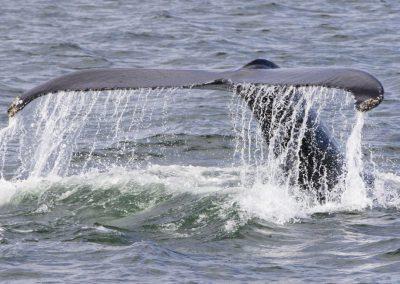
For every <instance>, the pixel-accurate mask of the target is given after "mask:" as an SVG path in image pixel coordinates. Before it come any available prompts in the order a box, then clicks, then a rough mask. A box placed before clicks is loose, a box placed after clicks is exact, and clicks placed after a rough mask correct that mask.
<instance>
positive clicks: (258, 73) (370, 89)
mask: <svg viewBox="0 0 400 284" xmlns="http://www.w3.org/2000/svg"><path fill="white" fill-rule="evenodd" d="M246 83H250V84H256V85H276V86H298V87H300V86H322V87H328V88H337V89H342V90H345V91H349V92H351V93H352V94H353V96H354V99H355V106H356V108H357V110H359V111H368V110H370V109H372V108H374V107H376V106H377V105H378V104H379V103H380V102H381V101H382V100H383V94H384V90H383V87H382V84H381V83H380V82H379V81H378V80H377V79H376V78H375V77H373V76H372V75H370V74H369V73H367V72H364V71H361V70H357V69H351V68H337V67H334V68H329V67H328V68H278V66H277V65H276V64H275V63H273V62H271V61H268V60H264V59H256V60H254V61H252V62H250V63H248V64H246V65H245V66H243V67H242V68H241V69H239V70H235V71H222V72H212V71H202V70H163V69H135V68H115V69H91V70H84V71H78V72H73V73H70V74H67V75H64V76H61V77H58V78H55V79H52V80H50V81H48V82H46V83H44V84H42V85H39V86H37V87H35V88H33V89H31V90H29V91H27V92H26V93H24V94H23V95H22V96H21V97H17V98H16V99H15V100H14V102H13V103H12V104H11V106H10V108H9V109H8V115H9V117H13V116H14V115H15V114H16V113H18V112H19V111H20V110H22V109H23V108H24V107H25V106H26V105H27V104H29V103H30V102H31V101H33V100H34V99H36V98H38V97H40V96H43V95H46V94H49V93H57V92H59V91H89V90H94V91H101V90H114V89H139V88H153V89H154V88H174V87H182V88H198V89H222V90H228V91H230V90H233V88H234V86H235V85H238V84H246Z"/></svg>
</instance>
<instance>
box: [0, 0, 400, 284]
mask: <svg viewBox="0 0 400 284" xmlns="http://www.w3.org/2000/svg"><path fill="white" fill-rule="evenodd" d="M399 27H400V2H399V1H397V0H380V1H376V0H373V1H372V0H363V1H361V0H358V1H357V0H351V1H349V0H346V1H342V0H340V1H331V0H323V1H317V0H310V1H288V0H282V1H224V0H222V1H221V0H220V1H124V0H116V1H111V0H110V1H104V0H103V1H88V0H86V1H85V0H82V1H75V0H71V1H63V2H60V1H39V0H31V1H20V0H16V1H4V0H0V169H1V170H0V282H1V283H105V282H107V283H117V282H140V283H159V282H162V283H171V282H173V283H175V282H184V283H213V282H263V283H265V282H271V281H279V282H283V283H304V282H308V283H314V282H317V283H320V282H331V283H332V282H337V283H349V282H362V283H377V282H378V283H398V282H400V166H399V162H400V115H399V106H400V96H399V92H400V29H399ZM256 58H265V59H269V60H271V61H273V62H275V63H276V64H278V65H279V66H281V67H299V66H326V67H329V66H346V67H352V68H358V69H362V70H365V71H368V72H370V73H371V74H373V75H374V76H376V77H377V78H378V79H379V80H380V81H381V82H382V84H383V86H384V88H385V91H386V93H385V100H384V101H383V102H382V103H381V105H379V106H378V107H377V108H375V109H373V110H371V111H370V112H368V113H366V114H357V113H356V111H355V110H354V108H353V105H352V101H351V96H350V99H349V94H346V93H344V92H340V91H333V92H331V91H329V90H325V89H323V88H309V89H304V90H301V92H303V93H304V96H305V98H312V100H308V99H307V102H306V104H307V105H308V106H311V107H313V108H314V109H316V110H317V112H318V114H320V117H321V119H322V120H324V121H325V122H326V124H327V125H328V128H329V129H330V131H331V132H332V133H333V134H332V135H334V136H335V138H337V140H338V141H339V143H340V145H341V146H340V147H341V150H342V151H343V153H344V155H345V157H346V161H347V175H346V176H345V177H344V178H343V183H342V187H341V189H340V190H338V191H335V192H333V193H332V195H331V197H330V198H328V199H327V201H326V202H325V203H323V204H320V203H319V202H318V201H316V199H315V195H314V194H313V193H312V192H304V191H301V190H299V189H298V188H297V187H296V186H293V185H290V184H284V183H282V182H281V181H282V180H283V177H284V174H283V173H282V172H281V171H280V170H281V168H280V166H279V161H277V160H274V159H272V158H271V157H269V156H268V146H267V145H265V143H264V142H263V139H262V135H261V134H260V131H259V129H258V128H257V123H256V122H255V121H254V120H253V119H252V116H251V114H250V113H249V112H248V110H247V107H246V104H245V103H243V102H242V101H241V100H240V99H239V98H238V96H237V95H235V94H231V93H228V92H222V91H205V90H203V91H201V90H181V89H170V90H163V89H156V90H151V91H150V90H135V91H113V92H107V91H106V92H86V93H65V92H62V93H59V94H52V95H48V96H45V97H42V98H40V99H37V100H35V101H34V102H33V103H31V104H29V106H27V107H26V108H25V109H24V110H23V111H22V112H21V113H19V114H18V115H17V116H16V117H15V118H13V119H12V120H9V119H8V117H7V114H6V111H7V108H8V106H9V105H10V103H11V102H12V100H13V99H14V97H16V96H18V95H21V94H22V93H23V92H24V91H26V90H28V89H30V88H33V87H35V86H37V85H38V84H40V83H43V82H45V81H47V80H50V79H52V78H54V77H57V76H60V75H63V74H67V73H69V72H72V71H76V70H81V69H90V68H111V67H136V68H139V67H143V68H164V69H165V68H176V69H203V70H229V69H238V68H240V67H241V66H243V65H244V64H246V63H248V62H250V61H251V60H253V59H256ZM282 93H284V92H283V91H282ZM311 95H312V96H311ZM364 171H366V172H368V173H369V174H370V175H372V176H373V177H374V180H375V182H374V184H372V185H371V184H367V183H365V182H364V181H363V179H362V178H361V175H362V173H363V172H364Z"/></svg>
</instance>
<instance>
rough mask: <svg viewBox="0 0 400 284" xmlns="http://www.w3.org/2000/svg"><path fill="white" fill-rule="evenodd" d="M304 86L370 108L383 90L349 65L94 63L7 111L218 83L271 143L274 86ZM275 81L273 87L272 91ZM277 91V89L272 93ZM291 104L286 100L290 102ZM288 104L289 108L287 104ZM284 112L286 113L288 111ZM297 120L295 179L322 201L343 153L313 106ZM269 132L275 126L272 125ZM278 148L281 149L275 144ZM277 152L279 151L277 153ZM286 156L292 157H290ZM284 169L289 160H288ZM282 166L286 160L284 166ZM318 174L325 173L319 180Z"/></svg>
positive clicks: (361, 108) (33, 92)
mask: <svg viewBox="0 0 400 284" xmlns="http://www.w3.org/2000/svg"><path fill="white" fill-rule="evenodd" d="M249 84H251V85H256V86H257V85H258V87H257V88H253V89H251V90H246V88H242V87H243V86H245V85H249ZM265 85H267V86H271V87H272V89H273V90H274V91H272V93H269V94H267V95H266V96H260V97H259V96H257V94H256V93H257V92H258V91H257V89H262V88H263V87H265ZM303 86H321V87H327V88H336V89H342V90H345V91H348V92H350V93H352V95H353V97H354V100H355V107H356V109H357V110H359V111H368V110H370V109H372V108H374V107H376V106H377V105H378V104H379V103H380V102H381V101H382V100H383V94H384V90H383V87H382V85H381V83H380V82H379V81H378V80H377V79H376V78H375V77H373V76H372V75H370V74H368V73H367V72H364V71H361V70H357V69H351V68H338V67H334V68H320V67H319V68H279V66H278V65H276V64H275V63H273V62H271V61H268V60H265V59H256V60H253V61H251V62H249V63H248V64H246V65H244V66H243V67H242V68H240V69H238V70H233V71H222V72H213V71H202V70H157V69H134V68H116V69H93V70H84V71H78V72H74V73H71V74H67V75H64V76H61V77H58V78H55V79H53V80H50V81H48V82H46V83H44V84H42V85H39V86H37V87H36V88H33V89H32V90H30V91H27V92H26V93H24V94H23V95H22V96H21V97H18V98H16V99H15V101H14V102H13V103H12V105H11V106H10V108H9V109H8V115H9V116H10V117H12V116H14V115H16V114H17V113H18V112H19V111H20V110H22V109H23V108H24V107H25V106H26V105H27V104H29V103H30V102H31V101H33V100H34V99H36V98H38V97H40V96H43V95H46V94H49V93H57V92H59V91H89V90H93V91H101V90H114V89H139V88H149V89H155V88H175V87H180V88H197V89H218V90H226V91H234V92H236V93H237V94H238V95H240V96H241V97H242V98H243V99H244V100H245V101H246V103H247V104H248V106H249V107H250V109H251V110H252V112H253V115H254V116H255V117H256V118H257V119H258V121H259V124H260V126H261V129H262V131H263V134H264V137H265V140H266V142H267V143H270V141H271V140H270V139H271V129H272V128H274V127H276V126H274V125H271V120H272V118H273V117H274V118H275V120H276V119H277V118H278V120H279V121H280V122H282V119H283V120H284V116H285V114H284V112H278V113H277V114H276V113H275V115H272V113H271V108H272V103H273V101H274V100H275V98H276V95H278V91H279V90H282V89H284V88H287V89H288V90H289V97H288V98H286V99H288V100H290V101H293V100H297V99H298V98H299V96H301V95H302V94H301V93H299V92H297V91H296V88H290V87H303ZM275 87H280V88H277V89H276V91H275ZM275 92H277V93H276V94H275ZM288 105H290V104H288ZM284 107H286V104H284ZM286 109H288V110H289V113H290V108H288V107H286ZM286 115H287V114H286ZM299 125H306V127H305V132H304V136H302V138H301V141H300V142H301V143H300V144H299V145H300V147H299V148H298V149H297V150H296V153H295V154H296V155H298V157H299V164H298V166H297V167H298V170H299V171H300V172H301V174H300V175H299V176H298V184H300V185H301V186H302V187H303V188H305V189H309V188H310V185H311V188H313V189H315V190H316V191H317V193H318V199H319V200H320V201H323V200H324V198H325V195H324V193H325V192H326V191H327V190H328V191H329V190H331V189H332V188H334V187H335V185H336V184H338V182H339V179H340V177H341V176H342V174H343V171H344V170H343V165H344V160H343V155H342V153H341V152H340V151H339V147H338V146H337V143H336V141H335V139H334V138H333V137H332V136H331V135H330V134H329V131H328V130H327V129H326V128H325V127H324V125H323V123H322V122H321V121H319V120H318V119H317V116H316V113H315V112H314V111H313V110H312V109H311V110H310V111H309V112H307V115H304V116H303V117H298V118H297V121H295V122H294V125H292V129H296V128H298V126H299ZM272 132H273V131H272ZM288 135H290V133H286V134H283V137H282V138H284V139H283V140H282V141H283V143H282V144H283V145H281V146H283V147H286V146H285V139H286V138H288ZM277 151H279V149H278V150H277ZM276 154H277V155H279V153H276ZM289 160H290V159H289ZM288 163H289V165H288V169H290V167H292V166H293V165H290V161H288ZM285 167H286V166H285ZM321 177H325V178H324V180H323V181H322V180H321Z"/></svg>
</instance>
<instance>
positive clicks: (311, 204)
mask: <svg viewBox="0 0 400 284" xmlns="http://www.w3.org/2000/svg"><path fill="white" fill-rule="evenodd" d="M180 91H182V90H179V89H157V90H149V89H140V90H135V91H133V90H130V91H128V90H121V91H109V92H61V93H58V94H49V95H47V96H45V97H42V98H41V99H38V100H36V101H35V102H34V103H32V104H30V105H29V106H27V107H26V108H25V109H24V112H23V113H22V114H21V115H18V116H16V117H15V118H13V119H11V120H10V123H9V125H8V126H7V127H5V128H3V129H1V130H0V162H1V171H0V174H1V180H0V184H1V187H2V189H4V190H3V191H2V195H1V196H0V199H1V202H2V203H3V204H4V203H6V202H9V201H10V200H12V199H13V196H15V195H18V194H20V192H21V191H26V190H28V191H29V189H31V191H35V190H44V191H45V190H46V186H43V185H44V184H48V183H50V184H51V183H54V182H60V180H61V181H68V180H70V178H73V177H79V178H80V179H81V178H82V179H84V178H85V177H89V179H91V178H93V177H95V179H101V178H100V177H101V176H102V175H101V174H99V172H103V175H104V179H109V178H110V176H111V175H112V172H113V170H114V169H115V168H116V167H117V168H118V167H119V168H122V169H123V171H122V172H123V175H127V176H131V178H130V179H134V180H137V179H138V177H141V176H142V177H146V178H148V179H150V180H154V178H155V177H154V175H153V174H150V173H151V172H153V171H154V165H151V164H150V165H149V164H148V163H146V161H144V160H141V159H140V158H138V154H139V153H137V152H138V147H137V145H136V144H135V143H136V142H135V141H138V140H140V139H145V138H147V137H150V136H153V135H154V133H155V132H156V133H167V132H168V127H169V124H168V121H169V117H168V113H169V111H170V110H169V108H170V105H171V101H173V100H174V99H176V97H177V96H176V94H177V93H178V92H180ZM178 96H179V95H178ZM338 98H340V99H338ZM250 100H251V102H250ZM249 104H250V109H249ZM265 105H267V106H269V107H270V109H269V111H268V113H267V111H266V110H265V109H262V110H261V111H260V110H257V108H258V107H260V106H265ZM346 109H347V110H349V109H350V111H346ZM257 111H258V113H257ZM155 113H157V115H154V114H155ZM230 113H231V117H232V125H233V132H234V133H235V149H234V154H233V156H234V158H233V161H234V162H233V165H232V166H233V167H232V168H231V167H229V166H228V167H224V168H209V169H208V171H209V172H210V171H212V172H219V174H218V177H215V176H214V175H205V174H204V172H205V169H204V168H197V167H192V168H190V167H180V168H179V169H178V172H177V173H175V174H173V175H174V177H175V179H171V176H170V175H171V168H162V167H161V168H159V171H160V173H159V177H160V178H159V179H157V181H158V182H159V183H162V184H164V185H165V186H167V187H168V188H174V187H176V185H177V184H180V183H183V184H184V185H185V184H186V186H182V188H183V189H182V190H183V191H185V190H186V191H189V192H191V193H193V192H192V191H193V189H194V188H197V185H198V184H199V183H203V182H206V180H207V183H209V185H208V186H207V188H208V189H209V192H213V193H215V192H224V194H227V195H228V196H229V200H230V201H229V202H228V201H227V200H226V199H224V203H223V204H220V206H221V207H222V208H225V207H227V206H228V207H231V206H234V205H235V204H237V205H238V206H239V208H240V210H241V212H242V214H243V215H242V220H247V219H248V218H254V217H257V218H262V219H265V220H268V221H272V222H276V223H285V222H288V221H293V220H297V219H301V218H305V217H307V216H309V215H310V214H313V213H315V212H321V211H322V212H326V211H328V212H332V211H338V210H363V209H364V208H366V207H371V206H374V205H378V206H397V205H398V204H399V202H398V200H400V198H399V195H398V191H396V190H397V189H394V190H392V191H390V192H389V191H387V190H386V187H387V183H388V182H390V181H388V180H389V179H388V178H387V176H386V179H382V178H381V179H379V178H378V179H377V182H376V186H375V187H374V188H373V189H372V191H371V190H369V188H368V186H367V185H366V184H365V183H364V181H363V178H362V175H363V160H362V148H361V145H362V143H361V142H362V135H361V134H362V128H363V124H364V115H363V114H361V113H357V114H356V115H353V114H354V111H353V110H352V99H351V96H350V95H349V94H346V93H344V92H342V91H338V90H330V89H327V88H321V87H302V88H294V87H285V88H283V87H276V86H254V85H240V86H236V87H235V91H234V95H233V96H232V100H231V104H230ZM254 113H257V115H254ZM310 114H313V115H314V116H313V117H314V118H313V123H314V124H313V125H314V126H315V127H317V125H319V124H320V123H321V122H322V121H329V122H331V123H330V124H328V125H326V127H327V129H328V130H329V131H330V132H331V133H332V134H333V135H334V136H335V138H337V140H338V141H339V147H340V145H343V147H342V148H340V149H341V150H343V152H344V153H345V159H344V169H343V175H342V176H341V180H340V181H339V183H338V185H337V187H336V188H335V189H334V190H332V191H331V192H326V196H327V198H326V200H325V203H324V204H321V203H320V202H319V196H318V195H317V193H316V192H315V191H314V190H312V188H313V186H314V184H312V183H310V184H308V185H307V188H308V189H309V190H304V187H302V186H301V184H299V182H298V181H299V179H300V177H301V175H302V171H301V162H302V161H301V157H300V154H299V153H300V152H301V151H300V150H301V147H302V143H303V141H304V138H305V137H306V134H307V131H308V129H309V128H310V125H307V119H304V118H307V117H309V115H310ZM260 122H261V123H260ZM260 125H264V126H265V125H268V128H265V127H264V128H263V127H260ZM338 125H340V127H337V126H338ZM171 132H172V133H173V132H174V131H173V129H172V130H171ZM266 136H267V138H268V143H265V137H266ZM227 158H229V157H227ZM314 170H315V169H314ZM221 173H223V174H221ZM381 176H382V175H381ZM383 176H384V174H383ZM319 178H320V179H319V182H320V183H321V184H323V183H324V182H325V183H327V181H326V179H327V177H326V176H320V177H319ZM396 178H397V176H395V177H394V178H392V180H393V179H396ZM324 179H325V180H324ZM189 180H192V181H193V182H194V184H192V183H185V181H189ZM171 181H173V184H172V183H171ZM396 204H397V205H396ZM43 208H44V207H43ZM48 208H51V207H48ZM230 221H232V220H230ZM228 223H229V220H228ZM233 223H235V222H233ZM233 223H232V222H230V223H229V224H227V225H226V226H227V228H228V227H229V228H231V229H232V228H235V225H232V224H233ZM239 223H240V222H239Z"/></svg>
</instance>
